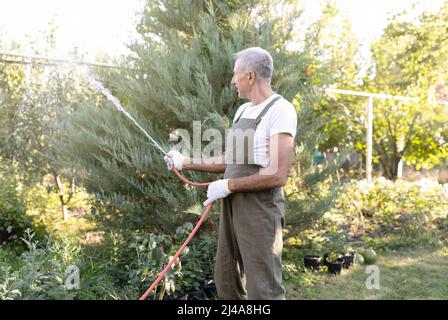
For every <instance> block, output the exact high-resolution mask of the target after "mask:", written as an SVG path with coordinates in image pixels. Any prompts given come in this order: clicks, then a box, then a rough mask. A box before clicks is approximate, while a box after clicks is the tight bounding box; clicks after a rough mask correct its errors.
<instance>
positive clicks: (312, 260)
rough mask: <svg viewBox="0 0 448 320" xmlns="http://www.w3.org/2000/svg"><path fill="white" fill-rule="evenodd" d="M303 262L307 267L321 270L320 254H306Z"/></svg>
mask: <svg viewBox="0 0 448 320" xmlns="http://www.w3.org/2000/svg"><path fill="white" fill-rule="evenodd" d="M303 262H304V264H305V268H310V269H311V268H312V269H314V270H319V266H320V257H318V256H305V257H304V258H303Z"/></svg>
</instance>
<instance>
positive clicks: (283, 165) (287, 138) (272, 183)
mask: <svg viewBox="0 0 448 320" xmlns="http://www.w3.org/2000/svg"><path fill="white" fill-rule="evenodd" d="M293 153H294V138H293V137H292V136H291V135H290V134H289V133H279V134H276V135H273V136H272V137H271V140H270V144H269V155H270V156H269V166H268V167H267V168H263V169H261V170H260V172H259V173H257V174H254V175H251V176H247V177H242V178H237V179H229V184H228V187H229V190H230V191H231V192H253V191H260V190H264V189H270V188H276V187H281V186H284V185H285V184H286V182H287V181H288V174H289V169H290V167H291V163H292V156H293Z"/></svg>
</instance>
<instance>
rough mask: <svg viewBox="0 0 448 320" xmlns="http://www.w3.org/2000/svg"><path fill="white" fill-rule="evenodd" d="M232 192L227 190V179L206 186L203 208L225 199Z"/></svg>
mask: <svg viewBox="0 0 448 320" xmlns="http://www.w3.org/2000/svg"><path fill="white" fill-rule="evenodd" d="M231 193H232V192H231V191H230V190H229V179H224V180H217V181H215V182H212V183H210V184H209V185H208V189H207V198H208V199H207V200H206V201H205V202H204V206H208V205H209V204H210V203H212V202H213V201H216V200H218V199H221V198H225V197H227V196H228V195H229V194H231Z"/></svg>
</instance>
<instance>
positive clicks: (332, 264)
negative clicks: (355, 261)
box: [325, 258, 344, 274]
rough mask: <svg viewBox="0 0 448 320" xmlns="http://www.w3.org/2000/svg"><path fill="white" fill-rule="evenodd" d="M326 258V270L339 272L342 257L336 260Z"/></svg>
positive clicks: (342, 262)
mask: <svg viewBox="0 0 448 320" xmlns="http://www.w3.org/2000/svg"><path fill="white" fill-rule="evenodd" d="M325 260H326V266H327V267H328V272H329V273H332V274H340V273H341V270H342V265H343V264H344V259H342V258H338V260H337V261H328V259H325Z"/></svg>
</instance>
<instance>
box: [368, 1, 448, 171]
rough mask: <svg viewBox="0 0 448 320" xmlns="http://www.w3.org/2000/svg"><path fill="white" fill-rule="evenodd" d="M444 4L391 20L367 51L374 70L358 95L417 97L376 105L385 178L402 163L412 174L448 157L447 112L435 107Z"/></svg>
mask: <svg viewBox="0 0 448 320" xmlns="http://www.w3.org/2000/svg"><path fill="white" fill-rule="evenodd" d="M447 28H448V2H445V5H444V6H443V8H442V9H441V10H440V12H438V13H427V12H425V13H423V14H421V15H420V16H419V17H418V18H417V19H412V20H411V18H410V17H409V16H408V14H407V13H406V12H403V13H401V14H398V15H396V16H394V17H393V18H392V20H391V22H390V23H389V25H388V26H387V27H386V28H385V29H384V33H383V36H382V38H381V39H380V40H378V41H376V42H375V43H374V44H373V46H372V54H373V61H374V70H372V73H371V74H370V77H368V78H366V79H365V83H364V85H363V86H362V87H361V89H362V90H363V91H374V92H382V93H388V94H392V95H402V96H410V97H417V98H419V99H420V100H419V102H416V103H413V102H411V103H410V102H396V101H392V100H383V101H378V100H376V101H375V111H374V112H375V117H374V131H373V132H374V148H375V151H376V155H377V158H376V161H379V162H380V163H381V164H382V167H383V169H384V174H385V176H386V177H388V178H392V179H395V178H396V177H397V171H398V169H397V168H398V164H399V162H400V161H401V160H402V159H403V160H405V161H406V162H408V163H410V164H413V165H415V166H416V168H417V169H420V168H422V167H423V168H430V167H432V166H434V165H436V164H440V163H442V162H443V161H444V160H443V159H446V158H447V156H448V144H447V140H446V136H447V133H446V130H447V128H446V126H445V125H444V123H446V122H447V121H448V113H447V111H446V108H445V107H444V106H443V105H440V104H437V103H434V101H435V100H436V99H435V98H436V97H437V95H436V93H437V90H439V91H440V90H441V88H443V83H444V82H443V80H444V79H446V74H447V73H448V68H447V64H446V62H445V57H446V55H447V53H448V52H447V50H448V42H447V41H446V30H447Z"/></svg>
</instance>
